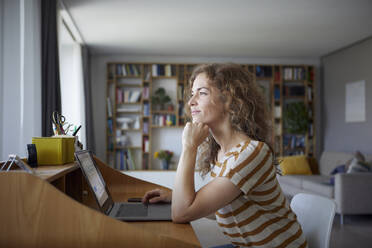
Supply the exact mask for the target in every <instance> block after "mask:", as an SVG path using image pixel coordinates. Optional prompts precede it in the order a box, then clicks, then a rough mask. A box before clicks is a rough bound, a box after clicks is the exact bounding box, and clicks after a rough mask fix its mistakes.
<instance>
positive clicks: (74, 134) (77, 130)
mask: <svg viewBox="0 0 372 248" xmlns="http://www.w3.org/2000/svg"><path fill="white" fill-rule="evenodd" d="M80 128H81V125H80V126H79V127H78V128H77V129H76V130H75V132H74V133H73V134H72V136H76V134H77V132H79V130H80Z"/></svg>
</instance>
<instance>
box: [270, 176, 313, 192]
mask: <svg viewBox="0 0 372 248" xmlns="http://www.w3.org/2000/svg"><path fill="white" fill-rule="evenodd" d="M307 177H309V175H287V176H280V175H277V177H276V178H277V179H278V182H279V184H286V185H291V186H293V187H297V188H299V189H301V188H302V180H303V179H304V178H307Z"/></svg>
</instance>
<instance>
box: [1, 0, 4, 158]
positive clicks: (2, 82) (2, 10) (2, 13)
mask: <svg viewBox="0 0 372 248" xmlns="http://www.w3.org/2000/svg"><path fill="white" fill-rule="evenodd" d="M3 5H4V4H3V0H0V161H1V160H2V157H3V156H2V151H3V128H2V126H3V106H4V102H3V85H4V81H3V37H4V35H3V24H4V8H3Z"/></svg>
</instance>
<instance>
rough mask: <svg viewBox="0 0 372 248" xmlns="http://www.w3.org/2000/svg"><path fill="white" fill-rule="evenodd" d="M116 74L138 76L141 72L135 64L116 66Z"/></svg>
mask: <svg viewBox="0 0 372 248" xmlns="http://www.w3.org/2000/svg"><path fill="white" fill-rule="evenodd" d="M116 74H117V75H119V76H139V75H140V74H141V72H140V69H139V68H138V66H137V65H135V64H117V65H116Z"/></svg>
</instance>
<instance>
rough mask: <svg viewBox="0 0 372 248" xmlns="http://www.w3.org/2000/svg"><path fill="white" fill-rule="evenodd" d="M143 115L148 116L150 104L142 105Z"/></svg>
mask: <svg viewBox="0 0 372 248" xmlns="http://www.w3.org/2000/svg"><path fill="white" fill-rule="evenodd" d="M143 115H144V116H150V103H148V102H146V103H143Z"/></svg>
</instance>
